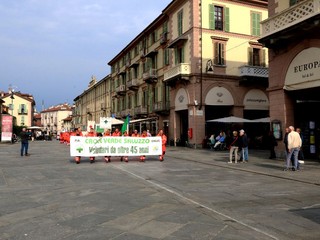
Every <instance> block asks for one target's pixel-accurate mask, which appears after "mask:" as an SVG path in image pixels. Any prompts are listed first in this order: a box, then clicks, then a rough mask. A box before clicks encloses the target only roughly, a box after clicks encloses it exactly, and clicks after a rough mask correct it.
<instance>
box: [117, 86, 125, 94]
mask: <svg viewBox="0 0 320 240" xmlns="http://www.w3.org/2000/svg"><path fill="white" fill-rule="evenodd" d="M116 93H117V94H118V95H125V94H126V85H124V84H121V85H119V87H116Z"/></svg>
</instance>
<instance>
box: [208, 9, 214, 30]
mask: <svg viewBox="0 0 320 240" xmlns="http://www.w3.org/2000/svg"><path fill="white" fill-rule="evenodd" d="M209 29H211V30H214V5H213V4H209Z"/></svg>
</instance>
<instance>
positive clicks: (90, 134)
mask: <svg viewBox="0 0 320 240" xmlns="http://www.w3.org/2000/svg"><path fill="white" fill-rule="evenodd" d="M96 136H97V133H96V132H95V131H94V129H93V127H90V131H89V132H88V133H87V135H86V137H96ZM89 159H90V163H94V162H95V159H96V158H95V157H89Z"/></svg>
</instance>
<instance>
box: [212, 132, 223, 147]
mask: <svg viewBox="0 0 320 240" xmlns="http://www.w3.org/2000/svg"><path fill="white" fill-rule="evenodd" d="M224 140H225V136H224V134H223V132H220V134H219V136H217V137H216V143H215V144H214V147H213V149H216V148H217V147H218V146H219V145H220V144H221V143H223V142H224Z"/></svg>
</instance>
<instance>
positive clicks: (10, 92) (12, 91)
mask: <svg viewBox="0 0 320 240" xmlns="http://www.w3.org/2000/svg"><path fill="white" fill-rule="evenodd" d="M9 94H10V98H11V115H12V117H13V99H14V96H13V95H14V89H13V88H12V87H11V85H10V87H9Z"/></svg>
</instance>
